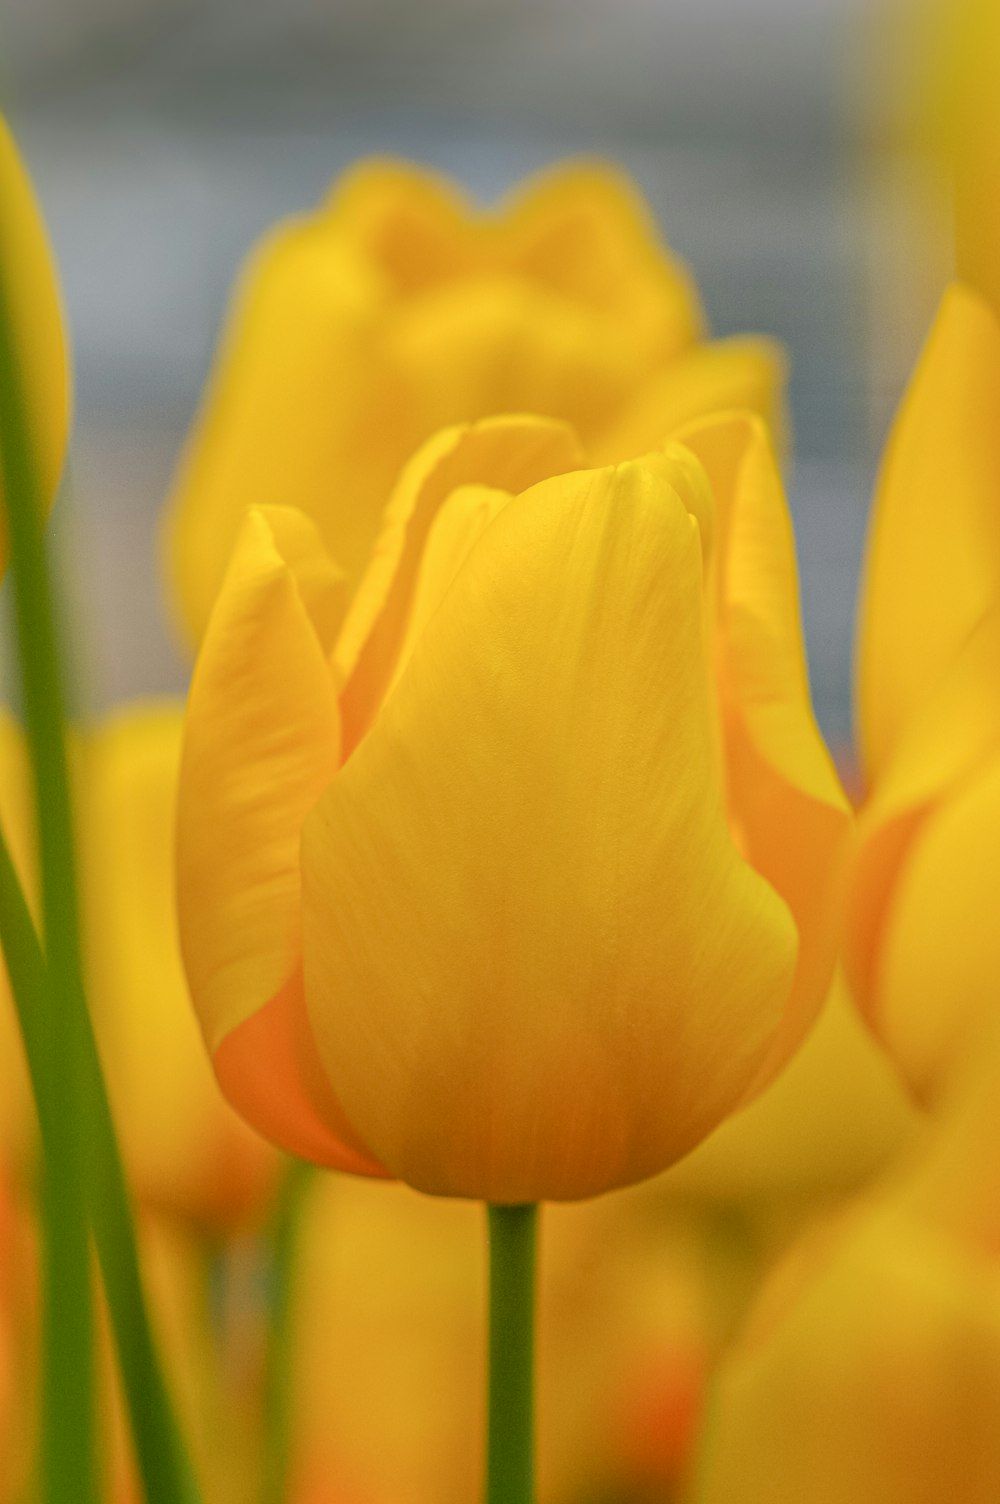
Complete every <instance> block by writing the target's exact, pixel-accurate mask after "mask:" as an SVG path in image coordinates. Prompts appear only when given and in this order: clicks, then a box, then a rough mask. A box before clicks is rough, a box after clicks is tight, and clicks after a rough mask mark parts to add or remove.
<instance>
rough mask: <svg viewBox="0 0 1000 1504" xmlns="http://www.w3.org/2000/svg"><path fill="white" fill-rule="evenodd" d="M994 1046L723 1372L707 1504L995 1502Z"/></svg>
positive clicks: (999, 1453) (825, 1233)
mask: <svg viewBox="0 0 1000 1504" xmlns="http://www.w3.org/2000/svg"><path fill="white" fill-rule="evenodd" d="M998 1063H1000V1055H998V1053H997V1050H996V1047H995V1043H993V1044H989V1043H988V1048H987V1050H986V1053H985V1057H984V1058H983V1059H981V1060H980V1061H979V1062H978V1063H977V1069H976V1071H975V1074H974V1076H973V1078H972V1080H971V1081H970V1080H968V1079H966V1080H965V1081H964V1083H963V1089H962V1090H961V1092H960V1093H958V1095H957V1098H956V1099H953V1100H952V1102H951V1105H950V1111H949V1114H948V1115H947V1117H946V1121H945V1126H944V1129H943V1131H941V1132H939V1134H938V1136H937V1137H936V1138H935V1139H934V1140H932V1141H931V1143H930V1144H929V1146H928V1147H927V1149H926V1151H925V1152H924V1153H923V1155H922V1156H921V1157H920V1158H919V1159H918V1160H917V1162H916V1164H915V1165H914V1166H913V1167H912V1168H910V1169H908V1170H907V1172H906V1173H905V1174H904V1175H903V1176H901V1177H900V1178H899V1179H898V1180H897V1181H896V1182H895V1183H893V1184H887V1185H886V1186H885V1187H883V1188H882V1189H881V1191H880V1192H878V1193H877V1194H876V1195H874V1196H873V1197H871V1199H870V1200H869V1202H868V1203H867V1204H858V1205H857V1206H856V1207H855V1208H853V1209H851V1210H850V1211H849V1212H848V1213H846V1214H842V1215H841V1217H840V1219H839V1222H838V1223H837V1224H828V1225H826V1226H824V1227H820V1228H817V1229H814V1230H813V1231H812V1232H811V1233H810V1234H809V1235H807V1237H806V1238H805V1239H804V1240H803V1241H802V1242H800V1243H799V1244H798V1245H796V1247H795V1248H794V1249H793V1250H792V1251H791V1252H790V1254H789V1255H788V1257H787V1258H786V1260H785V1261H784V1263H783V1264H782V1265H781V1267H780V1268H779V1269H778V1270H777V1271H776V1273H775V1275H774V1276H773V1278H772V1280H771V1281H770V1283H769V1285H768V1286H767V1287H766V1288H765V1290H764V1291H763V1293H762V1295H761V1298H760V1300H759V1301H758V1304H757V1308H756V1311H755V1313H754V1315H753V1317H752V1319H751V1322H750V1323H749V1325H748V1328H747V1331H746V1333H745V1336H744V1338H743V1340H742V1341H741V1342H740V1343H739V1344H738V1345H737V1346H736V1347H735V1348H734V1349H733V1351H732V1353H731V1354H730V1355H729V1357H728V1358H727V1359H726V1360H725V1362H724V1363H723V1365H722V1369H721V1372H720V1381H719V1390H718V1408H717V1412H716V1416H715V1420H714V1423H713V1430H712V1432H711V1434H710V1435H709V1436H708V1437H706V1447H707V1464H708V1467H707V1474H706V1479H705V1487H704V1491H703V1495H702V1497H704V1499H705V1500H706V1504H727V1501H729V1500H733V1501H734V1504H735V1501H736V1500H739V1501H740V1504H755V1501H757V1500H760V1501H761V1504H763V1501H767V1504H783V1501H785V1500H788V1501H789V1504H791V1501H792V1500H794V1501H796V1504H835V1501H838V1504H839V1501H841V1500H843V1499H852V1500H858V1501H860V1504H864V1501H867V1500H871V1501H872V1504H875V1501H878V1504H895V1501H899V1504H923V1501H926V1504H935V1501H938V1500H940V1499H943V1498H947V1497H954V1498H958V1499H961V1500H963V1501H968V1504H979V1501H983V1504H986V1501H987V1500H989V1499H992V1498H995V1497H996V1493H997V1490H998V1487H1000V1438H998V1437H997V1433H996V1425H995V1414H996V1406H997V1402H998V1399H1000V1268H998V1265H997V1252H998V1249H1000V1241H998V1237H997V1233H998V1229H1000V1215H998V1212H1000V1198H998V1196H997V1177H996V1153H995V1145H996V1130H997V1113H998V1110H997V1101H998V1094H997V1065H998Z"/></svg>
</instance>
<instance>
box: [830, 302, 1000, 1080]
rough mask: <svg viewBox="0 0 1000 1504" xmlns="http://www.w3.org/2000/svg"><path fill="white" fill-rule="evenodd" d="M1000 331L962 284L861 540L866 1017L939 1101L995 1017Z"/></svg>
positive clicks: (856, 900) (851, 933) (998, 969)
mask: <svg viewBox="0 0 1000 1504" xmlns="http://www.w3.org/2000/svg"><path fill="white" fill-rule="evenodd" d="M998 412H1000V328H998V325H997V323H996V321H995V319H994V318H993V316H992V314H991V312H990V310H989V309H988V308H987V307H986V305H985V304H984V303H983V302H982V301H981V300H980V299H979V298H978V297H976V296H975V295H974V294H973V293H972V292H970V291H968V290H966V289H964V288H962V287H953V288H952V289H951V290H950V291H949V292H948V294H947V295H946V297H945V299H944V302H943V304H942V307H941V310H940V313H939V315H938V318H937V322H936V323H935V325H934V328H933V330H932V331H931V335H930V338H929V340H928V343H927V346H926V348H925V350H924V353H923V355H922V357H921V360H920V364H919V366H918V368H917V371H916V373H915V375H914V378H913V381H912V383H911V386H910V389H909V392H908V393H907V396H906V399H905V401H904V403H903V406H902V408H901V410H900V413H899V416H898V418H897V420H896V424H895V428H894V430H893V433H892V435H891V438H890V441H889V445H888V448H887V451H886V456H885V460H884V463H883V469H882V475H881V478H880V481H879V487H878V492H877V495H876V499H875V503H874V508H873V513H872V522H871V528H870V534H869V543H868V558H867V567H866V577H865V584H864V591H863V597H862V607H861V622H860V636H859V711H860V729H861V739H862V749H863V753H864V757H865V763H866V775H867V779H868V784H869V792H868V797H867V801H866V804H865V807H864V810H863V813H862V817H861V822H860V831H859V855H858V859H857V864H856V868H855V872H854V878H853V885H852V892H851V897H850V917H849V925H848V947H847V954H848V961H849V969H850V975H851V980H852V983H853V985H854V988H855V991H856V994H857V996H858V998H859V1000H860V1002H861V1005H862V1007H863V1009H864V1011H865V1014H866V1016H867V1017H868V1019H869V1021H870V1023H871V1024H872V1026H873V1027H874V1029H875V1030H876V1032H877V1034H878V1035H879V1037H880V1038H881V1039H882V1040H883V1041H884V1043H885V1044H886V1046H887V1048H888V1049H889V1050H890V1052H891V1054H892V1055H893V1057H894V1058H895V1060H896V1061H897V1063H898V1064H899V1066H900V1067H901V1069H902V1070H903V1072H904V1074H905V1076H906V1078H907V1080H908V1081H909V1083H910V1085H911V1087H912V1088H913V1089H914V1091H915V1092H916V1093H917V1095H918V1096H919V1097H920V1098H922V1099H924V1100H929V1099H932V1098H934V1097H935V1096H936V1095H937V1094H938V1093H939V1091H940V1090H941V1088H942V1085H943V1084H944V1083H945V1082H946V1081H947V1080H948V1078H949V1075H950V1074H951V1072H952V1071H953V1069H954V1068H955V1066H956V1064H957V1063H958V1062H959V1061H960V1060H961V1058H962V1056H963V1054H964V1053H965V1052H966V1051H967V1050H968V1049H969V1048H970V1046H971V1047H974V1046H975V1043H976V1041H977V1039H978V1037H979V1034H980V1033H981V1029H982V1026H983V1023H984V1021H985V1019H986V1017H987V1016H988V1015H990V1014H993V1013H995V1012H996V978H997V976H998V975H1000V928H998V926H997V924H996V922H995V915H994V912H993V901H992V895H993V893H994V892H995V891H996V886H997V882H998V880H1000V857H998V853H1000V428H998V425H997V413H998Z"/></svg>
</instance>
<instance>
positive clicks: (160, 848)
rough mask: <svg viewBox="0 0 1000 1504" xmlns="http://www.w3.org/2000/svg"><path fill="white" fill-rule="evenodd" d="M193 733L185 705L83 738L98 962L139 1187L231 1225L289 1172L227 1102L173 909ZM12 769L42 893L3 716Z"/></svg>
mask: <svg viewBox="0 0 1000 1504" xmlns="http://www.w3.org/2000/svg"><path fill="white" fill-rule="evenodd" d="M181 727H182V712H181V709H180V707H179V706H176V705H171V704H162V705H152V704H151V705H147V706H139V707H135V708H131V709H129V710H127V711H124V712H120V713H118V714H117V715H115V716H113V717H111V718H109V719H108V720H106V721H105V722H103V723H102V724H100V725H98V726H97V727H95V728H93V729H91V730H89V731H87V732H85V733H82V734H80V735H79V736H78V737H77V739H76V743H75V745H74V749H73V750H74V770H75V784H76V789H77V795H78V801H77V802H78V821H79V834H80V876H81V889H82V896H83V911H84V935H85V941H86V951H87V954H86V958H85V959H86V968H87V981H88V987H89V1000H90V1004H91V1009H92V1014H93V1019H94V1026H95V1031H96V1034H97V1041H98V1047H99V1050H100V1054H101V1059H102V1063H103V1066H104V1070H105V1076H106V1079H107V1083H108V1090H109V1093H110V1097H111V1105H112V1110H113V1112H114V1116H115V1121H116V1124H117V1127H118V1131H119V1134H120V1137H121V1141H122V1146H123V1150H124V1154H125V1159H126V1168H127V1170H128V1171H129V1178H130V1180H131V1182H132V1184H133V1185H134V1187H135V1189H136V1191H137V1193H138V1194H139V1196H140V1197H141V1198H142V1200H143V1202H144V1204H146V1205H147V1206H150V1207H158V1208H160V1209H162V1210H163V1211H165V1212H169V1213H171V1214H172V1215H175V1216H178V1217H181V1218H185V1219H189V1220H192V1221H194V1222H196V1223H197V1224H199V1225H200V1226H201V1227H203V1228H207V1229H209V1230H223V1229H225V1228H227V1227H232V1226H233V1225H234V1224H237V1223H240V1222H242V1221H245V1220H246V1219H247V1218H248V1217H253V1216H255V1215H257V1214H258V1213H259V1212H260V1210H261V1207H262V1205H263V1203H264V1201H265V1199H266V1197H267V1196H268V1194H269V1192H270V1189H271V1187H272V1185H273V1182H274V1177H275V1172H276V1165H275V1157H274V1154H273V1152H272V1150H271V1149H270V1148H269V1146H268V1145H267V1144H265V1143H264V1142H263V1141H262V1140H261V1139H260V1138H258V1136H257V1135H256V1134H254V1133H252V1132H251V1131H250V1130H249V1129H248V1128H247V1127H246V1125H245V1124H244V1123H243V1122H241V1121H240V1119H239V1118H238V1117H237V1115H236V1114H235V1113H234V1112H233V1111H232V1109H231V1108H230V1107H229V1106H228V1104H227V1103H226V1102H225V1101H224V1100H223V1098H222V1096H221V1095H220V1093H219V1090H218V1087H217V1086H216V1084H215V1081H214V1080H213V1077H212V1072H211V1070H210V1069H209V1067H208V1064H207V1062H206V1060H205V1053H204V1049H203V1047H202V1044H201V1040H200V1038H199V1036H198V1029H197V1025H196V1024H195V1022H194V1020H193V1018H192V1017H191V1008H190V1004H189V1002H188V999H187V995H186V993H187V988H186V985H185V981H184V975H183V971H182V968H181V962H180V953H179V950H178V945H177V937H176V920H175V909H174V902H173V885H174V870H173V844H174V841H173V837H174V803H175V796H176V788H177V772H178V765H179V760H180V749H181ZM0 770H2V778H0V818H2V820H3V825H4V829H5V831H7V832H8V834H9V838H10V840H11V844H12V848H13V852H14V857H15V861H16V863H17V865H18V867H19V869H20V871H21V874H22V878H23V879H24V880H25V881H26V883H27V886H28V887H29V889H30V888H32V887H33V886H34V874H33V873H32V870H31V867H32V862H31V857H30V850H31V844H30V816H29V814H28V811H29V810H30V784H29V781H28V768H27V759H26V752H25V748H24V743H23V739H22V736H21V733H20V729H19V728H18V727H17V726H16V724H15V723H14V722H13V721H12V720H10V719H9V718H5V719H3V720H2V721H0ZM7 1013H8V1015H10V1016H11V1017H12V1009H10V1008H9V1007H8V1009H7ZM11 1017H8V1023H7V1028H8V1038H7V1040H6V1041H5V1051H6V1054H7V1058H8V1069H7V1070H6V1071H5V1078H6V1079H5V1086H4V1091H3V1094H2V1095H3V1098H4V1102H3V1132H4V1135H5V1137H6V1142H7V1143H8V1144H9V1145H11V1146H12V1149H13V1151H14V1152H15V1153H19V1154H21V1155H23V1154H24V1153H25V1151H26V1138H27V1135H26V1133H25V1125H26V1123H27V1122H30V1117H29V1113H30V1109H29V1107H28V1099H27V1094H26V1089H25V1086H24V1077H23V1071H22V1068H21V1056H20V1042H19V1041H18V1040H17V1039H15V1038H13V1037H12V1034H13V1024H12V1022H11Z"/></svg>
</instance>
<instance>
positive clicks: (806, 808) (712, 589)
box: [178, 415, 848, 1203]
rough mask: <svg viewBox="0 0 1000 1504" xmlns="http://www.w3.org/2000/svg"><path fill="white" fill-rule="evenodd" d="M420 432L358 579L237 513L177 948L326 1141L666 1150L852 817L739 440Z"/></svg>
mask: <svg viewBox="0 0 1000 1504" xmlns="http://www.w3.org/2000/svg"><path fill="white" fill-rule="evenodd" d="M585 465H586V462H585V460H584V458H583V455H582V453H581V450H580V448H579V447H578V444H577V441H576V440H575V438H574V437H573V435H572V434H571V433H570V431H569V430H567V429H566V428H565V427H564V426H562V425H561V424H558V423H555V422H552V421H550V420H545V419H541V418H509V419H504V418H498V419H492V420H485V421H483V422H480V423H476V424H472V425H470V426H465V427H460V428H457V429H453V430H450V431H446V432H445V433H443V434H441V435H438V436H437V437H435V438H434V439H433V440H432V441H431V442H430V443H429V444H428V445H427V446H425V447H424V448H423V449H422V450H421V451H420V452H419V453H418V455H417V456H416V457H415V458H414V459H413V460H412V462H411V463H410V464H409V465H408V466H407V468H406V469H405V471H404V472H403V474H402V477H401V479H400V482H399V484H398V487H397V489H396V490H395V492H394V494H393V496H392V498H391V499H390V502H389V504H388V507H387V511H386V517H385V523H384V527H383V531H382V534H381V537H380V540H379V542H378V545H377V546H376V548H375V550H374V552H373V554H372V557H371V560H370V563H369V567H368V570H367V572H366V575H365V578H364V580H363V582H362V584H361V586H360V588H359V589H358V591H357V592H356V594H355V595H354V596H353V598H351V599H350V601H348V599H347V593H346V590H345V588H344V581H343V577H342V575H341V574H340V572H339V571H338V569H337V568H336V566H335V564H334V563H333V561H332V560H331V559H330V557H329V555H328V554H327V553H326V551H325V549H324V546H323V544H322V541H321V539H320V537H319V535H318V533H317V530H316V529H315V527H314V526H313V525H312V524H311V522H310V521H309V520H308V519H307V518H306V517H305V516H304V515H303V514H302V513H300V512H297V511H294V510H291V509H282V508H270V509H265V508H259V509H255V510H254V511H252V512H251V513H250V515H249V517H248V519H247V522H246V524H245V526H244V529H243V532H242V535H241V539H240V542H239V544H238V546H237V548H236V551H235V553H234V556H233V560H232V563H231V565H230V569H229V571H228V574H227V577H226V581H225V583H224V586H223V589H222V591H221V593H220V596H219V599H218V602H217V604H216V607H215V610H214V612H213V616H212V620H211V623H210V625H209V629H208V632H207V634H206V638H205V641H204V643H203V647H202V651H201V655H200V658H199V661H198V664H197V667H196V670H195V675H194V680H193V684H192V689H191V695H190V700H189V706H188V717H187V728H186V733H185V746H184V753H183V759H182V769H181V783H180V794H179V800H178V832H179V835H178V843H179V844H178V884H179V916H180V934H181V944H182V949H183V953H184V958H185V963H186V967H187V974H188V979H189V983H190V987H191V992H192V996H193V999H194V1002H195V1006H196V1009H197V1011H198V1014H199V1016H200V1019H201V1023H202V1028H203V1030H204V1033H205V1036H206V1041H207V1044H208V1048H209V1050H210V1052H211V1054H212V1057H213V1060H214V1064H215V1069H216V1073H217V1076H218V1078H219V1081H220V1083H221V1085H222V1087H223V1090H224V1091H225V1092H226V1094H227V1096H228V1097H229V1098H230V1100H231V1101H232V1102H233V1104H234V1105H235V1106H237V1107H238V1109H239V1110H240V1111H241V1112H242V1113H244V1115H245V1116H247V1117H248V1118H249V1120H250V1121H251V1122H252V1123H254V1124H255V1125H256V1126H257V1127H258V1128H259V1129H260V1130H261V1131H262V1132H264V1133H265V1134H267V1135H268V1136H269V1137H271V1138H272V1139H274V1140H275V1141H276V1142H278V1143H279V1144H281V1145H282V1146H284V1147H286V1148H288V1149H290V1150H292V1151H293V1152H295V1153H297V1154H300V1155H302V1156H304V1157H306V1158H310V1159H313V1160H315V1161H316V1162H318V1163H321V1164H327V1165H332V1166H335V1167H338V1168H342V1169H349V1170H354V1171H358V1172H361V1173H367V1174H380V1173H389V1174H392V1175H394V1176H398V1177H400V1178H402V1179H404V1180H407V1181H409V1182H410V1183H411V1184H413V1185H414V1186H416V1187H417V1188H418V1189H421V1190H425V1191H430V1192H434V1193H440V1194H448V1195H460V1196H469V1197H475V1198H477V1199H480V1198H481V1199H485V1200H488V1201H492V1202H498V1203H504V1202H507V1203H515V1202H528V1201H534V1200H538V1199H543V1198H544V1199H572V1198H577V1197H583V1196H588V1195H593V1194H596V1193H598V1192H600V1191H603V1190H607V1189H609V1188H611V1187H613V1186H617V1185H623V1184H626V1183H629V1182H632V1181H637V1180H640V1179H642V1178H643V1177H645V1176H648V1175H651V1174H653V1173H655V1172H656V1171H658V1170H661V1169H663V1168H665V1167H666V1166H667V1165H669V1164H671V1163H673V1162H674V1161H675V1160H677V1159H679V1158H680V1157H681V1156H682V1155H683V1154H685V1153H686V1152H687V1151H688V1150H690V1149H691V1148H692V1147H693V1146H694V1145H695V1144H696V1143H698V1142H699V1141H700V1140H701V1139H702V1138H704V1137H705V1135H706V1134H707V1133H708V1132H710V1131H711V1129H712V1128H714V1127H715V1126H716V1125H717V1124H718V1123H719V1122H720V1121H721V1120H722V1119H723V1118H724V1117H725V1116H726V1115H727V1114H728V1113H730V1112H731V1111H732V1110H733V1109H734V1108H735V1107H736V1106H737V1105H738V1104H739V1103H741V1102H742V1101H744V1100H746V1099H747V1098H748V1097H749V1096H750V1095H752V1094H753V1093H754V1092H755V1091H757V1090H759V1089H760V1088H761V1087H762V1085H763V1084H764V1083H766V1082H767V1081H768V1080H769V1079H771V1077H772V1076H773V1075H774V1074H776V1072H777V1071H778V1070H779V1069H780V1067H781V1065H782V1064H783V1063H784V1062H785V1060H786V1059H787V1058H788V1057H789V1055H790V1054H791V1053H792V1051H793V1050H794V1049H795V1048H796V1046H797V1045H798V1043H799V1042H800V1040H801V1038H802V1037H803V1035H804V1033H805V1032H806V1030H807V1029H808V1027H809V1025H810V1024H811V1022H812V1020H813V1018H814V1016H815V1013H816V1010H817V1008H818V1007H819V1005H820V1003H821V1001H822V999H823V996H824V995H825V992H826V990H827V987H828V985H829V979H830V972H831V969H832V961H833V954H834V951H835V948H836V938H837V936H836V931H837V923H836V907H837V905H836V895H837V891H838V875H839V873H838V867H839V861H840V857H841V855H842V852H843V848H844V843H845V837H846V833H847V830H848V813H847V809H846V805H845V801H844V798H843V794H842V792H841V790H840V787H839V784H838V782H837V779H836V776H835V774H834V772H833V769H832V765H831V763H830V760H829V757H828V755H827V753H826V751H825V749H824V747H823V744H822V741H821V739H820V737H819V734H818V732H817V730H816V727H815V723H814V721H813V718H812V713H811V709H810V705H809V698H808V687H807V680H806V671H805V663H804V655H803V648H802V641H801V630H800V625H799V618H798V606H797V586H796V578H795V562H794V550H793V544H792V537H791V530H790V524H789V519H788V515H787V511H786V508H785V503H784V499H783V496H782V493H781V486H780V481H779V479H778V475H777V472H776V468H775V464H774V461H773V458H772V455H771V452H770V448H769V445H768V441H767V438H766V435H765V434H764V432H763V430H762V428H761V425H760V424H759V423H758V422H756V421H755V420H753V419H752V418H749V417H746V416H740V415H736V416H732V417H721V418H717V419H710V420H704V421H702V422H699V423H696V424H694V425H691V426H689V427H687V428H685V429H684V430H682V431H681V433H680V435H679V438H678V439H676V440H672V441H669V442H668V443H667V444H666V445H665V446H663V447H662V448H660V449H659V450H658V451H655V452H652V453H649V454H646V455H645V456H643V457H640V458H637V459H634V460H631V461H627V462H623V463H622V464H620V465H617V466H604V467H602V468H591V469H588V468H586V467H585Z"/></svg>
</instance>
